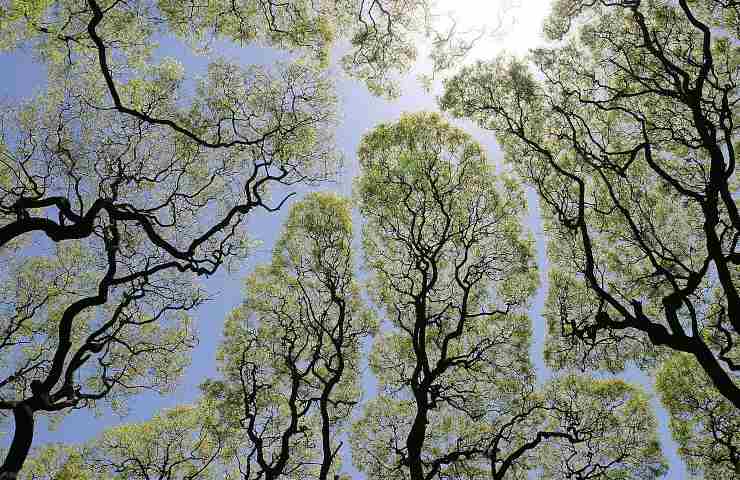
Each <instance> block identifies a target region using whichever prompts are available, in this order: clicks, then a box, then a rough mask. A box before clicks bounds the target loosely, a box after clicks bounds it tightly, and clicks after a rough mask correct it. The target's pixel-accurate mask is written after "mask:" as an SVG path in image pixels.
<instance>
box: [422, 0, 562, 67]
mask: <svg viewBox="0 0 740 480" xmlns="http://www.w3.org/2000/svg"><path fill="white" fill-rule="evenodd" d="M551 3H552V0H438V1H437V8H436V11H437V12H438V14H439V20H440V22H441V23H442V24H446V23H447V22H449V21H450V20H451V19H453V18H454V21H455V23H456V26H457V31H460V32H470V34H471V35H476V34H478V33H481V34H482V36H481V38H480V40H478V41H477V43H476V46H475V48H474V49H473V50H472V52H471V56H472V57H473V58H490V57H491V56H492V55H495V54H497V53H499V52H502V51H507V52H509V53H512V54H519V55H521V54H524V53H526V52H527V50H528V49H530V48H533V47H535V46H537V45H539V44H541V43H542V42H543V37H542V33H541V30H542V22H543V21H544V19H545V17H546V16H547V14H548V13H549V11H550V4H551Z"/></svg>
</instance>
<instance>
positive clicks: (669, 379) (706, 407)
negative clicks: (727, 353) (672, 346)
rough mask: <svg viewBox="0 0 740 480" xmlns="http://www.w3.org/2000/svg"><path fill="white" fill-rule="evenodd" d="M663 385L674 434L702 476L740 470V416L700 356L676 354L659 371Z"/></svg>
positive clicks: (724, 475) (690, 464) (715, 476)
mask: <svg viewBox="0 0 740 480" xmlns="http://www.w3.org/2000/svg"><path fill="white" fill-rule="evenodd" d="M657 389H658V391H659V392H660V397H661V400H662V402H663V404H664V405H665V406H666V409H667V410H668V413H669V415H670V426H671V430H672V431H673V437H674V438H675V439H676V442H677V443H678V446H679V451H680V453H681V455H682V456H683V457H684V458H685V459H686V464H687V466H688V468H689V471H690V472H691V473H692V474H694V475H696V476H697V477H698V478H706V479H708V480H709V479H712V480H714V479H717V480H720V479H723V478H733V477H735V476H737V475H739V474H740V451H739V449H740V440H739V439H738V436H739V434H740V417H738V415H737V410H736V409H735V407H734V405H732V404H731V403H730V402H729V401H728V400H727V399H726V398H724V397H723V396H722V395H721V394H720V393H719V392H718V391H717V389H716V388H714V385H712V383H711V381H710V379H709V378H707V375H706V374H705V373H704V371H703V370H702V368H701V366H700V365H699V364H698V362H697V361H696V359H695V358H693V357H692V356H690V355H689V354H686V353H676V354H674V355H672V356H671V357H670V358H668V360H666V361H665V362H663V364H662V365H661V367H660V370H658V375H657Z"/></svg>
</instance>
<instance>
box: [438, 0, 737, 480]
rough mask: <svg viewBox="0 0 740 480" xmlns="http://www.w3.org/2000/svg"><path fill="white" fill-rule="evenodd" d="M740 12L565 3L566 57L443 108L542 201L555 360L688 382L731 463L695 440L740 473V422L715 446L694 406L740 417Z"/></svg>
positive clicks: (488, 71) (694, 458) (671, 400)
mask: <svg viewBox="0 0 740 480" xmlns="http://www.w3.org/2000/svg"><path fill="white" fill-rule="evenodd" d="M738 13H739V12H738V6H737V5H736V4H735V3H734V2H723V1H706V2H692V1H687V0H679V1H678V2H668V1H657V0H656V1H642V2H641V1H626V0H625V1H615V2H607V1H566V0H561V1H557V2H555V4H554V7H553V13H552V15H551V16H550V18H549V19H548V21H547V23H546V25H545V32H546V34H547V36H548V38H549V39H550V40H551V41H552V42H553V44H552V46H548V47H543V48H539V49H535V50H533V51H531V53H530V55H529V56H528V57H526V58H510V57H504V56H502V57H499V58H497V59H495V60H493V61H490V62H479V63H477V64H475V65H472V66H469V67H466V68H463V69H462V70H461V71H460V72H459V73H458V74H457V75H456V76H455V77H454V78H452V79H450V80H449V81H448V82H447V84H446V86H445V93H444V96H443V98H442V100H441V105H442V107H443V108H444V109H447V110H449V111H450V112H452V113H453V114H454V115H456V116H461V117H467V118H471V119H473V120H475V121H476V122H477V123H478V124H480V125H481V126H483V127H484V128H487V129H491V130H493V131H494V132H496V135H497V140H498V141H499V143H500V144H501V145H502V147H503V149H504V151H505V156H506V158H507V160H508V162H509V163H510V164H511V165H512V166H513V168H514V169H515V171H516V172H517V173H518V174H519V175H521V176H522V177H524V178H526V179H527V180H528V181H529V182H530V183H531V184H532V185H534V186H535V187H536V189H537V191H538V193H539V195H540V199H541V201H542V205H543V207H544V216H545V228H546V231H547V234H548V236H549V237H550V244H549V247H548V254H549V259H550V262H551V269H550V273H549V275H550V290H549V298H548V301H547V307H546V317H547V319H548V324H549V330H550V333H551V335H550V337H549V345H548V360H549V362H550V364H551V365H552V366H554V367H555V368H562V367H569V366H572V365H574V364H577V365H581V366H582V368H600V369H601V368H603V369H607V370H611V371H619V370H621V369H622V368H624V366H625V364H627V363H628V362H633V363H636V364H638V365H640V366H642V367H644V368H661V369H662V370H661V371H662V372H663V373H662V375H663V378H664V379H666V378H672V377H673V376H679V377H681V378H682V381H681V382H670V381H662V382H659V383H658V387H659V388H660V390H661V396H662V397H663V398H664V399H666V402H667V406H668V408H669V411H670V413H671V415H672V416H673V420H672V425H673V429H674V432H676V434H677V435H678V437H679V438H680V439H681V440H680V443H681V444H682V451H683V452H684V453H685V454H686V455H687V458H689V459H690V460H689V462H690V464H691V466H692V468H694V469H695V470H697V471H702V470H705V469H706V471H705V473H706V474H707V475H711V474H710V471H714V470H715V469H716V468H724V467H718V466H717V465H716V464H713V462H711V461H705V460H707V459H709V458H712V455H711V454H709V453H708V452H707V450H706V448H705V446H706V444H705V443H704V442H705V440H698V439H697V438H692V439H689V438H686V437H687V436H692V437H696V436H702V435H707V436H706V437H704V438H706V441H709V442H714V443H715V444H716V445H715V446H714V447H712V449H714V448H716V449H718V450H722V449H725V451H724V453H722V454H721V455H720V454H718V455H719V456H718V457H717V458H720V457H721V458H727V459H730V460H728V462H729V463H730V464H734V465H737V464H738V463H737V460H736V459H735V455H736V453H735V451H736V449H737V446H738V443H737V441H738V440H737V439H736V438H733V434H732V433H731V432H732V430H733V428H732V427H728V428H729V430H727V431H725V430H724V428H725V427H724V426H723V427H722V428H720V430H721V431H722V433H721V434H720V435H719V437H716V436H715V437H711V435H712V433H711V432H714V433H715V434H717V433H718V432H719V430H717V428H718V427H717V426H716V425H711V423H712V422H711V421H705V419H706V418H707V417H704V416H703V415H704V414H703V413H702V412H703V408H702V409H699V410H698V411H694V412H693V413H691V414H689V413H688V411H687V410H686V407H687V405H690V404H692V403H693V402H695V400H696V398H697V397H696V396H697V395H698V397H701V398H706V401H707V402H710V400H709V398H712V399H713V400H711V402H718V403H717V405H715V406H716V407H717V408H719V410H717V412H719V411H725V412H728V413H727V415H728V416H727V417H724V416H723V418H727V419H728V421H730V423H733V422H735V421H736V420H729V418H730V417H735V418H736V415H737V408H739V407H740V386H739V385H740V383H739V381H738V368H740V367H739V366H738V358H737V355H738V344H737V342H738V338H739V337H738V335H739V334H740V323H739V322H740V297H739V296H738V291H739V290H738V288H740V287H739V285H740V284H739V281H738V279H739V278H740V276H739V275H740V256H738V242H739V241H740V216H738V207H737V200H738V197H737V188H738V178H737V174H736V157H735V156H736V153H735V148H736V142H737V134H736V131H737V127H736V126H735V122H734V114H735V113H736V109H737V102H738V94H737V88H736V87H737V81H738V59H739V58H740V57H739V56H738V47H737V40H738V29H737V26H738V23H737V22H738V18H739V17H738ZM670 351H675V352H682V353H684V354H688V355H690V357H691V358H693V360H689V357H685V356H680V355H679V357H675V358H680V359H681V360H680V361H679V360H676V359H675V358H674V357H670V358H674V359H673V360H670V359H668V358H667V356H668V355H669V353H670ZM665 361H667V362H668V363H667V364H666V365H665V366H661V365H663V363H664V362H665ZM697 368H698V370H697ZM688 379H694V381H695V383H692V384H691V386H689V384H688V383H687V381H688ZM707 385H712V386H713V389H715V392H714V393H710V392H708V391H706V390H705V388H706V387H707ZM695 389H698V390H696V391H695ZM699 392H703V393H699ZM684 395H686V398H681V397H683V396H684ZM706 395H708V397H706ZM719 404H722V406H721V407H720V406H719ZM704 406H706V407H707V408H708V409H709V410H714V408H715V406H711V407H710V406H708V405H704ZM717 412H715V413H717ZM719 415H721V416H722V414H719ZM710 418H714V417H712V416H711V415H710ZM684 422H687V423H684ZM694 428H696V429H698V431H697V430H694ZM688 431H691V434H688V433H686V432H688ZM682 432H683V433H682ZM725 435H726V436H725ZM720 437H721V438H720ZM710 438H713V440H709V439H710ZM702 445H704V447H703V446H702ZM717 478H719V477H717Z"/></svg>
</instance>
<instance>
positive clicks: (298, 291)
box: [203, 193, 375, 480]
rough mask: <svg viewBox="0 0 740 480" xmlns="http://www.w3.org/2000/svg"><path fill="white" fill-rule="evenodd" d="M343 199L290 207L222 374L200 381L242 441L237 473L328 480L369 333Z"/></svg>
mask: <svg viewBox="0 0 740 480" xmlns="http://www.w3.org/2000/svg"><path fill="white" fill-rule="evenodd" d="M351 242H352V219H351V215H350V208H349V202H348V201H347V200H344V199H341V198H339V197H337V196H336V195H333V194H328V193H312V194H309V195H308V196H307V197H306V198H305V199H304V200H302V201H301V202H299V203H296V204H295V205H294V206H293V207H292V208H291V210H290V214H289V218H288V220H287V223H286V225H285V229H284V231H283V234H282V236H281V237H280V239H279V240H278V242H277V245H276V247H275V250H274V254H273V260H272V263H271V264H269V265H265V266H261V267H258V268H257V269H256V270H255V272H254V273H253V274H252V275H251V276H250V277H249V279H248V280H247V290H246V299H245V301H244V304H243V305H242V306H241V307H239V308H237V309H236V310H234V311H233V312H232V314H231V316H230V317H229V318H228V320H227V322H226V325H225V333H224V336H225V340H224V344H223V346H222V347H221V349H220V352H219V358H220V363H221V367H220V369H221V372H222V373H223V376H224V378H223V380H218V381H209V382H206V383H205V384H204V385H203V390H204V392H205V394H206V396H207V397H209V398H213V399H215V401H217V402H220V407H219V411H220V412H221V415H222V417H223V422H224V424H226V425H228V426H229V427H230V428H231V429H232V430H233V432H232V435H233V436H234V437H235V438H236V439H238V440H237V441H236V444H235V445H234V446H233V449H232V452H231V453H230V454H229V456H230V457H231V460H230V461H231V462H232V463H233V464H234V465H235V469H236V471H235V472H234V475H235V478H240V479H243V480H250V479H258V478H265V479H276V478H317V479H320V480H326V479H331V478H334V477H333V475H334V474H336V473H337V472H338V469H339V466H340V464H339V460H340V457H339V452H340V449H341V447H342V442H341V441H339V439H338V437H339V436H340V435H341V434H342V432H343V431H344V430H345V428H346V423H347V422H348V421H349V419H350V416H351V414H352V411H353V408H354V406H355V404H356V403H357V402H358V401H359V398H360V389H359V385H358V382H359V372H360V364H359V362H360V355H361V346H362V341H363V339H364V338H366V337H367V336H368V335H370V334H371V333H372V332H373V331H374V329H375V326H374V320H373V317H372V316H371V315H370V312H369V311H368V310H367V309H366V308H365V307H364V305H363V303H362V301H361V299H360V292H359V287H358V285H357V283H356V281H355V280H354V271H353V269H354V267H353V262H352V250H351Z"/></svg>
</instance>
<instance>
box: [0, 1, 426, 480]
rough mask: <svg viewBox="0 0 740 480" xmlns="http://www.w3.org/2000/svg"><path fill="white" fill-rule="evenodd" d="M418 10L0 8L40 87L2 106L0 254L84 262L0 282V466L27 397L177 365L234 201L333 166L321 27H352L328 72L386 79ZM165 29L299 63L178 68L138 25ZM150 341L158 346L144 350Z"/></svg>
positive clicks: (261, 195) (259, 5)
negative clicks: (43, 275)
mask: <svg viewBox="0 0 740 480" xmlns="http://www.w3.org/2000/svg"><path fill="white" fill-rule="evenodd" d="M425 12H426V3H425V2H424V1H423V0H414V1H411V0H388V1H385V0H384V1H381V0H373V1H372V2H360V3H359V4H355V3H353V2H344V1H327V2H308V1H295V2H284V3H280V4H277V3H274V2H267V1H261V0H245V1H243V2H218V1H213V2H205V3H203V2H169V1H157V2H154V1H147V0H141V1H133V2H123V1H120V0H87V1H86V2H83V3H80V2H75V1H68V0H56V1H40V0H39V1H36V0H33V1H20V0H19V1H15V0H13V1H11V2H5V3H3V5H2V6H0V37H1V38H2V40H0V48H2V49H3V50H13V49H16V48H22V47H29V48H32V49H33V50H34V52H35V55H36V57H37V59H38V60H39V61H40V62H41V63H42V64H43V65H44V66H45V67H46V69H47V71H48V85H49V88H48V91H47V92H46V93H45V94H44V95H40V96H39V98H37V99H36V100H35V101H33V102H29V103H27V104H24V105H18V106H9V107H8V108H6V109H4V111H3V115H2V139H1V141H0V158H2V162H0V249H2V253H3V261H4V264H5V265H7V266H8V267H9V268H8V269H7V271H8V272H11V271H20V270H23V269H26V270H27V269H36V268H41V267H37V266H27V267H25V266H22V265H21V266H18V267H17V268H15V267H12V266H11V265H10V263H12V262H11V261H10V259H9V257H12V256H14V255H16V254H18V253H19V252H23V254H32V255H34V256H36V253H37V250H38V249H42V250H43V249H44V248H47V247H48V244H49V243H53V244H56V245H55V246H53V247H48V248H49V250H57V251H60V252H61V251H74V252H79V255H78V256H77V257H76V258H73V259H71V260H70V261H71V262H72V263H76V264H77V265H79V266H86V267H88V268H87V269H85V275H84V277H85V278H84V280H85V282H84V284H82V283H78V284H75V291H73V292H64V295H62V294H61V293H59V292H57V291H56V290H54V291H53V292H44V291H43V290H44V288H43V287H44V285H37V286H38V287H40V288H39V290H34V291H33V293H31V291H30V290H29V289H28V287H27V286H25V285H21V284H20V283H18V282H22V281H25V280H22V279H19V280H18V282H16V280H14V279H9V280H8V281H7V284H6V285H7V289H9V290H7V291H9V292H11V291H12V292H13V293H12V295H11V296H10V298H12V300H8V301H7V303H6V304H5V305H4V306H5V308H4V312H3V315H2V324H0V355H1V356H2V358H3V363H4V364H8V365H12V366H11V367H10V369H9V370H8V371H7V372H6V371H5V370H3V371H2V372H0V373H1V374H2V375H3V377H2V378H0V411H1V412H3V415H4V416H5V415H7V414H8V413H9V412H11V411H12V412H13V415H14V420H15V433H14V437H13V441H12V445H11V447H10V449H9V451H8V455H7V456H6V458H5V461H4V463H3V465H2V466H0V478H3V479H5V478H14V477H15V476H16V475H17V473H18V471H19V470H20V468H21V467H22V465H23V462H24V460H25V458H26V456H27V454H28V450H29V448H30V446H31V444H32V441H33V432H34V415H35V414H36V413H37V412H48V413H51V412H59V411H68V410H69V409H70V408H80V407H84V406H87V405H90V404H92V403H94V401H96V400H101V399H103V398H106V397H107V398H110V397H111V395H115V394H117V393H118V392H126V393H128V392H131V391H135V390H139V389H140V388H139V387H140V386H142V385H138V384H136V383H135V382H130V381H128V380H130V379H133V378H141V374H143V373H145V372H146V369H152V372H151V373H149V374H147V375H150V376H152V379H153V380H160V378H159V377H158V376H157V375H154V373H155V372H159V371H160V370H161V368H160V366H161V365H164V366H172V367H178V368H173V369H172V370H173V372H172V373H177V372H179V371H181V370H182V368H181V367H182V361H181V358H180V354H181V353H182V352H183V351H184V350H187V347H188V346H189V345H190V344H192V343H193V339H192V335H191V332H190V331H189V330H188V329H185V328H184V326H185V325H187V324H188V322H187V321H186V317H185V316H184V314H185V313H187V312H188V311H190V310H192V309H194V308H195V307H197V306H198V305H199V304H200V303H201V302H202V301H203V299H204V294H203V293H202V292H201V291H200V289H199V288H198V287H197V285H195V284H193V278H192V277H193V276H196V277H197V276H208V275H211V274H212V273H214V272H215V271H216V270H217V269H218V268H220V267H221V266H222V265H223V264H224V263H225V262H229V261H233V260H234V259H236V258H239V257H243V256H244V255H245V254H246V251H247V247H248V244H249V241H248V236H247V232H246V227H245V219H246V218H247V216H249V215H250V214H252V213H254V212H255V211H256V210H267V211H273V210H275V209H277V208H279V207H280V206H281V205H282V202H283V201H284V199H283V201H280V200H278V201H276V202H275V203H271V202H270V201H269V199H268V192H269V188H270V187H271V186H274V185H283V186H286V185H287V186H291V185H294V184H297V183H310V182H315V181H320V180H322V179H325V178H327V177H329V176H331V175H332V174H333V172H334V171H335V170H336V166H337V158H336V156H335V155H334V153H333V148H332V146H331V145H332V139H331V125H332V122H333V116H334V98H333V96H332V94H331V88H330V85H329V82H328V81H327V79H326V78H325V77H324V75H323V73H322V72H321V68H322V67H323V66H325V64H326V55H327V52H328V48H329V46H330V45H331V43H332V41H333V40H334V39H335V35H338V34H339V35H349V36H352V37H353V40H352V42H353V45H354V47H353V50H352V52H354V53H352V54H351V55H350V56H349V57H348V59H347V60H346V61H345V63H346V65H347V67H348V68H349V69H350V70H352V71H354V72H355V74H356V76H357V77H359V78H361V79H364V80H366V82H367V83H368V84H369V85H370V86H371V88H373V90H374V91H376V92H379V93H380V92H391V91H392V90H393V89H392V87H391V86H389V85H390V84H391V83H392V81H393V77H394V73H393V72H398V71H403V70H404V69H407V68H408V65H409V62H410V61H411V60H413V58H414V56H415V50H414V49H413V47H412V46H411V44H410V43H409V42H410V41H411V38H412V35H413V34H414V32H415V31H417V30H418V28H420V26H421V25H423V23H424V22H423V19H424V18H426V14H425ZM167 35H176V36H179V37H180V38H182V39H185V40H187V41H189V42H191V43H193V44H194V45H195V46H197V47H207V46H208V45H209V44H211V43H213V42H214V41H216V40H218V39H227V40H231V41H236V42H242V43H250V42H252V43H262V44H267V45H270V46H273V47H276V48H284V49H288V50H291V51H293V52H297V53H298V54H299V56H303V57H305V58H303V59H299V60H297V61H295V62H292V63H290V64H287V65H278V66H276V68H274V69H261V68H257V67H248V68H244V67H242V66H239V65H236V64H233V63H230V62H228V61H225V60H222V59H216V60H214V61H212V62H211V64H210V66H209V68H208V72H207V74H206V75H205V76H204V77H203V78H202V79H200V80H197V81H193V80H192V78H191V77H190V76H188V75H186V72H185V71H184V68H183V66H182V65H181V64H179V63H178V62H177V61H175V60H174V59H168V58H161V57H160V56H158V55H157V54H156V52H155V47H156V41H155V39H156V38H158V37H166V36H167ZM190 93H193V94H192V95H191V94H190ZM32 239H33V240H39V239H43V242H45V243H44V245H43V246H34V245H33V243H32V242H31V240H32ZM44 261H46V260H45V259H44ZM49 261H50V262H51V263H54V262H55V260H54V259H53V258H50V259H49ZM29 265H30V264H29ZM10 267H12V268H10ZM44 268H46V267H44ZM55 268H56V267H55ZM47 270H48V269H47ZM52 270H53V269H51V270H49V274H50V275H51V272H52ZM45 271H46V270H45ZM66 277H69V279H70V280H74V279H73V276H72V275H67V276H66ZM66 277H65V278H62V279H60V281H62V282H63V283H64V282H67V280H68V279H67V278H66ZM14 282H16V283H18V284H17V286H16V287H12V285H13V283H14ZM52 285H54V288H55V289H59V288H61V287H62V285H58V284H57V283H55V281H54V282H52ZM34 287H35V286H34ZM183 299H184V300H183ZM50 302H58V303H59V305H57V304H56V303H54V305H51V303H50ZM65 302H66V303H65ZM50 307H53V308H54V309H55V311H54V312H52V313H47V310H49V308H50ZM175 325H179V327H177V328H176V327H175ZM139 329H140V330H142V331H141V332H135V330H139ZM132 338H134V339H137V340H138V339H141V340H142V342H144V343H141V344H139V343H135V344H134V343H131V339H132ZM28 344H33V347H31V348H26V345H28ZM164 353H169V354H176V355H177V356H176V357H175V358H174V359H172V362H171V363H170V364H167V363H165V364H161V363H157V362H158V361H159V359H160V358H159V357H161V356H162V354H164ZM152 357H158V358H152ZM134 358H135V360H134ZM132 365H135V366H132ZM132 372H134V373H135V374H136V375H139V377H135V375H134V373H132ZM6 373H7V375H6ZM174 379H175V375H168V377H167V382H166V383H167V385H157V386H158V387H160V386H171V385H172V383H173V381H174ZM143 386H147V387H148V386H149V385H143Z"/></svg>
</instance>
